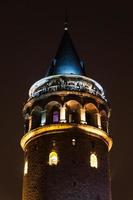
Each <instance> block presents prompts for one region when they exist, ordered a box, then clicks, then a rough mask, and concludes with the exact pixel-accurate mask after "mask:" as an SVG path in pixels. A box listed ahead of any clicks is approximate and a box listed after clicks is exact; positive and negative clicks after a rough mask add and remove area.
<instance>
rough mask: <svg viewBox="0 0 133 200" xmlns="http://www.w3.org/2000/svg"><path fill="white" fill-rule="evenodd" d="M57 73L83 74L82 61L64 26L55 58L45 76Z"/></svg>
mask: <svg viewBox="0 0 133 200" xmlns="http://www.w3.org/2000/svg"><path fill="white" fill-rule="evenodd" d="M59 74H75V75H85V71H84V66H83V62H81V60H80V58H79V56H78V54H77V52H76V50H75V48H74V46H73V42H72V40H71V37H70V35H69V33H68V29H67V28H65V31H64V35H63V38H62V40H61V43H60V46H59V48H58V50H57V54H56V56H55V59H54V60H53V61H52V64H51V66H50V68H49V70H48V73H47V76H51V75H59Z"/></svg>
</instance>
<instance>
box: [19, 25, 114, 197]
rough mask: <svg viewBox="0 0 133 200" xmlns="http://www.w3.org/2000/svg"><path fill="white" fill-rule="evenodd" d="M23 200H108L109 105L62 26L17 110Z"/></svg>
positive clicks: (110, 144)
mask: <svg viewBox="0 0 133 200" xmlns="http://www.w3.org/2000/svg"><path fill="white" fill-rule="evenodd" d="M23 115H24V120H25V124H24V129H25V134H24V136H23V138H22V140H21V146H22V148H23V150H24V180H23V197H22V199H23V200H111V189H110V174H109V155H108V152H109V150H110V149H111V147H112V139H111V137H110V135H109V130H108V121H109V116H110V108H109V105H108V102H107V99H106V97H105V95H104V90H103V88H102V87H101V85H100V84H98V83H97V82H96V81H95V80H93V79H90V78H88V77H87V76H86V73H85V69H84V63H83V61H81V60H80V58H79V56H78V54H77V53H76V50H75V48H74V46H73V43H72V40H71V37H70V35H69V32H68V28H67V26H65V30H64V35H63V38H62V40H61V43H60V46H59V49H58V51H57V54H56V56H55V58H54V59H53V61H52V63H51V65H50V67H49V70H48V72H47V75H46V76H45V77H44V78H42V79H41V80H39V81H37V82H36V83H34V84H33V85H32V87H31V88H30V90H29V99H28V101H27V103H26V104H25V106H24V109H23Z"/></svg>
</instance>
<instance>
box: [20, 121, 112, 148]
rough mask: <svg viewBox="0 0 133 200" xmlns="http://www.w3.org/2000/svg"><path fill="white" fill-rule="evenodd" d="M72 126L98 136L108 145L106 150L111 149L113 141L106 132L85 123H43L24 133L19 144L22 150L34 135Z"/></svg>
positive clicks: (51, 132) (58, 130)
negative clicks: (41, 125)
mask: <svg viewBox="0 0 133 200" xmlns="http://www.w3.org/2000/svg"><path fill="white" fill-rule="evenodd" d="M72 128H77V129H79V130H83V131H85V134H87V135H91V136H93V137H96V138H99V139H101V140H103V141H104V142H105V143H106V145H107V146H108V150H110V149H111V147H112V144H113V141H112V138H111V137H110V136H108V135H107V133H106V132H105V131H103V130H101V129H99V128H96V127H93V126H89V125H86V124H66V123H65V124H62V123H60V124H50V125H45V126H43V127H39V128H37V129H33V130H31V131H29V132H28V133H26V134H25V135H24V136H23V138H22V140H21V146H22V148H23V150H25V147H26V145H27V144H28V143H29V142H30V141H31V140H33V139H35V138H36V137H40V136H42V135H48V134H54V133H57V132H58V134H60V133H62V131H66V130H71V129H72Z"/></svg>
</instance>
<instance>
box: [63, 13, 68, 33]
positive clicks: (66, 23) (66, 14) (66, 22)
mask: <svg viewBox="0 0 133 200" xmlns="http://www.w3.org/2000/svg"><path fill="white" fill-rule="evenodd" d="M64 30H65V31H67V30H68V11H67V9H66V12H65V22H64Z"/></svg>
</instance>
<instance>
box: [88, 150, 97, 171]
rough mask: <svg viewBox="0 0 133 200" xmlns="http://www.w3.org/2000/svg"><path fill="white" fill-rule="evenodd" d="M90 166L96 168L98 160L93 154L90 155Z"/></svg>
mask: <svg viewBox="0 0 133 200" xmlns="http://www.w3.org/2000/svg"><path fill="white" fill-rule="evenodd" d="M90 166H91V167H93V168H98V159H97V155H96V154H95V153H91V155H90Z"/></svg>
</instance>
